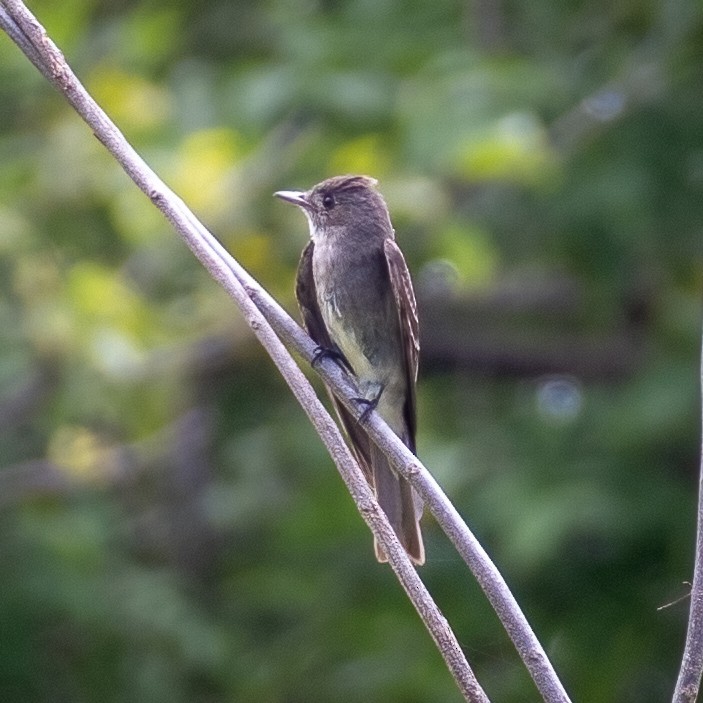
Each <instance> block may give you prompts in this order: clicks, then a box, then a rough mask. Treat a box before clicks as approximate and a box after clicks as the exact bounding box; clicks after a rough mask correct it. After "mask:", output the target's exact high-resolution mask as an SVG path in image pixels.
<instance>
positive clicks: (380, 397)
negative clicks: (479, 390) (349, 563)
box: [276, 176, 425, 564]
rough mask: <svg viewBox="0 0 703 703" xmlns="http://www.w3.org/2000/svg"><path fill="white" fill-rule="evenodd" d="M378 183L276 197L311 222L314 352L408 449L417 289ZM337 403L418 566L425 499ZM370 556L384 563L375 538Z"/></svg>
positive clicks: (303, 270)
mask: <svg viewBox="0 0 703 703" xmlns="http://www.w3.org/2000/svg"><path fill="white" fill-rule="evenodd" d="M375 185H376V181H375V180H374V179H372V178H369V177H367V176H337V177H335V178H330V179H328V180H326V181H323V182H322V183H319V184H318V185H316V186H314V187H313V188H311V189H310V190H308V191H306V192H298V191H280V192H278V193H276V195H277V196H278V197H280V198H282V199H283V200H287V201H289V202H291V203H294V204H295V205H297V206H298V207H300V208H301V210H302V211H303V212H304V213H305V216H306V217H307V219H308V223H309V225H310V239H311V241H310V242H309V243H308V245H307V246H306V247H305V249H304V251H303V253H302V256H301V258H300V264H299V266H298V275H297V281H296V297H297V299H298V304H299V306H300V310H301V313H302V316H303V321H304V323H305V327H306V329H307V331H308V334H309V335H310V336H311V337H312V338H313V339H314V340H315V342H317V344H318V345H319V346H320V347H321V349H323V350H326V351H330V352H332V353H334V354H336V355H338V356H339V358H340V359H341V361H342V363H343V364H344V365H345V366H346V367H347V369H348V370H349V371H350V372H351V373H353V374H354V376H355V377H356V380H357V384H358V386H359V389H360V391H361V393H362V394H363V396H364V398H365V399H366V400H367V401H369V402H370V403H372V404H375V407H376V410H377V411H378V412H379V414H380V415H381V417H383V419H384V420H385V421H386V422H387V423H388V425H389V426H390V427H391V429H392V430H393V431H394V432H395V433H396V434H397V435H398V436H399V437H400V438H401V439H402V441H403V442H404V443H405V445H406V446H407V447H408V448H409V449H410V450H411V451H412V452H413V453H415V431H416V411H415V383H416V379H417V366H418V354H419V337H418V319H417V309H416V305H415V295H414V293H413V288H412V282H411V280H410V274H409V272H408V268H407V266H406V264H405V259H404V258H403V254H402V253H401V251H400V249H399V248H398V245H397V244H396V243H395V234H394V232H393V227H392V225H391V221H390V216H389V214H388V208H387V207H386V203H385V201H384V200H383V198H382V197H381V195H380V193H379V192H378V191H377V190H376V189H375ZM333 400H334V398H333ZM335 407H336V409H337V412H338V414H339V417H340V419H341V421H342V424H343V425H344V428H345V430H346V433H347V435H348V437H349V440H350V444H351V446H352V449H353V451H354V454H355V456H356V458H357V460H358V462H359V464H360V466H361V468H362V470H363V471H364V474H365V476H366V479H367V480H368V482H369V483H370V484H371V486H372V487H373V488H374V490H375V492H376V496H377V498H378V502H379V503H380V505H381V507H382V508H383V510H384V512H385V513H386V515H387V516H388V519H389V521H390V523H391V525H392V526H393V528H394V530H395V532H396V534H397V535H398V538H399V540H400V542H401V543H402V544H403V546H404V547H405V550H406V551H407V552H408V555H409V556H410V558H411V559H412V560H413V561H414V562H415V563H416V564H422V563H424V561H425V552H424V547H423V543H422V535H421V533H420V526H419V520H420V516H421V514H422V502H421V501H420V499H419V498H418V496H417V495H416V494H415V492H414V491H413V489H412V487H411V486H410V484H408V483H407V481H405V480H404V479H402V478H399V477H398V476H397V475H396V474H395V472H394V471H393V470H392V469H391V467H390V465H389V463H388V460H387V458H386V457H385V456H384V454H383V453H382V452H381V451H380V450H379V449H378V448H377V447H376V446H375V444H374V443H373V442H371V441H370V440H369V438H368V436H367V435H366V432H365V431H364V429H363V427H362V426H361V425H360V424H359V423H358V422H357V421H356V420H355V419H354V418H353V417H352V416H351V415H350V414H349V412H348V411H347V410H346V409H345V408H344V407H343V406H342V405H341V404H340V403H338V402H337V401H335ZM376 556H377V557H378V559H379V561H386V556H385V554H383V552H382V551H381V550H380V548H379V546H378V545H376Z"/></svg>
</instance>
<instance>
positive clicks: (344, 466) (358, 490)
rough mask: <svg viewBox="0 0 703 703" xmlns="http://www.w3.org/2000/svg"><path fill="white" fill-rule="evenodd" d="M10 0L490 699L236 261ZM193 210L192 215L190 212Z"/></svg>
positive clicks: (458, 666) (469, 695) (453, 657)
mask: <svg viewBox="0 0 703 703" xmlns="http://www.w3.org/2000/svg"><path fill="white" fill-rule="evenodd" d="M5 6H6V8H7V9H8V11H9V12H10V13H11V15H12V18H13V19H14V20H15V23H16V25H17V26H18V27H19V28H21V32H22V34H23V35H24V38H25V39H28V40H29V42H30V43H31V45H32V46H34V48H35V50H36V52H37V54H39V56H40V57H41V59H42V60H43V62H44V65H45V66H46V67H47V68H48V69H49V72H50V75H51V80H52V83H54V85H56V86H57V87H58V88H59V89H60V90H61V91H62V92H63V93H64V94H65V95H66V97H67V98H68V99H69V101H70V102H71V104H72V105H73V106H74V107H75V108H76V110H77V111H78V112H79V114H81V116H82V117H83V118H84V119H85V120H86V122H88V124H89V125H90V126H91V127H92V128H93V130H94V132H95V134H96V136H97V137H98V138H99V139H100V140H101V141H102V142H103V144H105V146H106V147H107V148H108V149H109V151H110V152H111V153H112V154H113V156H115V158H116V159H117V160H118V161H119V162H120V164H122V166H123V168H125V170H126V171H127V173H129V175H130V176H131V177H132V179H133V180H134V181H135V183H137V185H138V186H139V187H140V188H141V189H142V190H143V191H144V192H145V193H146V194H147V195H148V196H149V198H150V199H151V200H152V202H154V203H155V204H156V205H157V206H158V207H159V209H160V210H161V211H162V212H163V213H164V214H165V215H166V217H167V218H168V219H169V220H170V221H171V223H172V224H173V225H174V226H175V227H176V229H177V230H178V231H179V233H180V234H181V235H182V236H183V238H184V239H185V241H186V243H187V244H188V246H189V247H190V248H191V249H192V251H193V253H194V254H195V255H196V256H197V257H198V259H199V260H200V261H201V262H202V263H203V264H204V265H205V266H206V268H207V269H208V271H209V272H210V273H211V274H212V275H213V277H214V278H215V279H216V280H218V281H219V282H220V283H221V284H222V285H223V286H224V287H225V289H226V290H227V292H228V293H229V294H230V295H231V297H232V298H233V299H234V300H235V302H236V303H237V305H238V307H239V308H240V310H241V312H242V314H243V315H244V317H245V319H246V321H247V323H248V324H249V326H250V327H251V328H252V330H253V331H254V334H255V335H256V336H257V338H258V339H259V341H260V342H261V344H262V345H263V346H264V348H265V349H266V351H267V352H268V353H269V355H270V356H271V358H272V360H273V361H274V363H275V364H276V366H277V367H278V369H279V371H280V372H281V374H282V375H283V377H284V378H285V380H286V382H287V383H288V385H289V387H290V389H291V391H292V392H293V394H294V395H295V397H296V398H297V400H298V402H299V403H300V404H301V406H302V407H303V409H304V410H305V412H306V413H307V415H308V417H309V418H310V420H311V421H312V423H313V425H314V426H315V428H316V429H317V431H318V433H319V435H320V437H321V438H322V441H323V442H324V443H325V446H326V447H327V449H328V451H329V452H330V454H331V456H332V457H333V459H334V460H335V463H336V464H337V466H338V467H339V469H340V472H341V474H342V478H343V479H344V481H345V483H346V484H347V487H348V489H349V491H350V493H351V494H352V497H353V498H354V501H355V503H356V504H357V506H358V508H359V512H360V513H361V516H362V517H363V519H364V520H365V521H366V523H367V524H368V525H369V527H370V528H371V529H372V530H373V533H374V535H376V537H377V539H378V541H379V542H380V544H381V545H382V546H383V550H384V552H385V553H386V554H387V556H388V561H389V563H390V565H391V567H392V568H393V570H394V572H395V573H396V575H397V576H398V579H399V580H400V582H401V584H402V586H403V588H404V590H405V591H406V593H407V595H408V597H409V598H410V599H411V601H412V602H413V605H414V606H415V608H416V610H417V611H418V613H419V615H420V617H421V618H422V620H423V622H424V623H425V626H426V627H427V629H428V630H429V632H430V634H431V635H432V637H433V639H434V641H435V643H436V644H437V646H438V648H439V649H440V652H441V653H442V656H443V657H444V659H445V661H446V663H447V666H448V667H449V669H450V671H451V673H452V674H453V676H454V678H455V680H456V682H457V684H458V686H459V688H460V690H461V692H462V694H463V695H464V697H465V699H466V700H467V701H471V702H476V703H488V698H487V696H486V694H485V693H484V692H483V690H482V689H481V687H480V685H479V684H478V681H477V680H476V678H475V676H474V674H473V672H472V670H471V668H470V667H469V664H468V662H467V661H466V658H465V656H464V653H463V652H462V650H461V648H460V646H459V643H458V641H457V639H456V636H455V635H454V633H453V632H452V630H451V628H450V627H449V625H448V624H447V621H446V620H445V618H444V617H443V616H442V614H441V612H440V611H439V609H438V608H437V606H436V604H435V603H434V601H433V600H432V597H431V596H430V594H429V592H428V591H427V589H426V588H425V585H424V584H423V583H422V581H421V580H420V578H419V576H418V574H417V572H416V571H415V569H414V568H413V566H412V564H411V562H410V560H409V559H408V557H407V555H406V553H405V550H404V549H403V547H402V546H401V545H400V542H399V541H398V539H397V537H396V535H395V532H394V531H393V529H392V528H391V526H390V523H389V522H388V519H387V518H386V516H385V514H384V513H383V511H382V510H381V509H380V507H379V505H378V503H377V502H376V499H375V497H374V495H373V492H372V491H371V489H370V487H369V485H368V483H367V482H366V480H365V478H364V476H363V474H362V472H361V470H360V469H359V467H358V465H357V464H356V462H355V460H354V459H353V457H352V455H351V452H350V451H349V449H348V447H347V445H346V443H345V442H344V440H343V439H342V436H341V434H340V432H339V429H338V427H337V425H336V424H335V423H334V421H333V420H332V418H331V417H330V416H329V414H328V413H327V412H326V410H325V408H324V406H323V405H322V403H321V402H320V400H319V399H318V397H317V395H316V394H315V391H314V390H313V388H312V386H311V385H310V383H309V382H308V380H307V379H306V378H305V376H304V374H303V373H302V371H301V370H300V369H299V368H298V366H297V364H296V363H295V362H294V361H293V359H292V357H291V356H290V353H289V352H288V350H287V349H286V348H285V346H284V345H283V344H282V342H281V341H280V339H279V337H278V336H277V334H276V333H275V332H274V330H273V329H272V328H271V326H270V325H269V323H268V322H267V321H266V319H265V317H264V316H263V315H262V313H261V311H260V310H259V309H258V308H257V307H256V306H255V305H254V303H253V302H252V300H251V298H250V297H249V295H248V294H247V291H246V290H245V289H244V287H243V286H242V284H241V283H240V281H239V280H238V279H237V278H236V276H234V275H233V273H232V271H231V269H230V268H229V267H228V266H227V265H226V264H224V262H223V261H222V260H221V258H220V256H218V253H217V252H216V251H213V249H212V248H211V247H210V246H209V245H208V242H206V241H203V239H202V237H200V236H199V234H198V232H197V230H195V228H193V226H192V224H193V223H192V220H193V219H194V218H193V216H192V214H190V213H189V211H188V210H187V208H186V207H185V205H184V204H183V203H182V201H181V200H180V199H178V198H176V197H175V195H174V194H173V193H171V191H170V190H169V189H167V188H166V186H165V185H164V184H163V183H161V182H160V181H159V179H158V178H157V177H156V175H155V174H154V173H153V171H151V169H149V168H148V166H147V165H146V163H144V162H143V161H142V159H141V158H140V157H139V156H138V155H137V153H136V152H135V151H134V150H133V149H132V147H131V146H130V145H129V144H128V143H127V142H126V140H125V139H124V137H123V136H122V135H121V133H120V132H119V131H118V130H117V128H116V127H115V126H114V124H112V122H111V121H110V120H109V118H108V117H107V115H105V114H104V113H103V112H102V110H100V108H99V107H98V105H97V104H96V103H95V102H94V101H93V100H92V98H91V97H90V96H89V95H88V93H87V92H86V91H85V90H84V89H83V87H82V86H81V84H80V83H79V81H78V79H77V78H76V77H75V75H74V74H73V72H72V71H71V70H70V68H69V67H68V65H67V64H66V63H65V60H64V59H63V56H62V55H61V53H60V52H59V50H58V49H57V48H56V47H55V45H54V44H53V42H51V40H50V39H49V37H48V36H47V34H46V32H45V31H44V29H43V28H42V27H41V25H39V23H38V22H37V20H36V19H35V18H34V17H32V16H31V15H30V14H29V12H28V11H27V10H26V8H25V7H24V6H23V5H22V3H20V2H6V3H5ZM3 19H4V17H3V16H0V22H2V21H3ZM23 43H24V42H23ZM186 212H188V213H189V214H190V216H186V215H185V213H186ZM308 341H309V340H308ZM307 346H312V342H310V341H309V343H308V345H307ZM307 351H308V352H309V358H310V359H311V358H312V350H311V349H308V350H307Z"/></svg>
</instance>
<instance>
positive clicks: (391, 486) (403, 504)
mask: <svg viewBox="0 0 703 703" xmlns="http://www.w3.org/2000/svg"><path fill="white" fill-rule="evenodd" d="M371 464H372V466H373V482H374V487H375V489H376V498H377V499H378V503H379V505H380V506H381V508H382V509H383V512H384V513H385V514H386V515H387V516H388V520H389V522H390V523H391V526H392V527H393V529H394V530H395V533H396V535H398V539H399V540H400V543H401V544H402V545H403V547H404V548H405V551H406V552H407V553H408V556H409V557H410V559H411V560H412V561H413V563H415V564H418V565H420V564H424V563H425V547H424V545H423V543H422V533H421V532H420V517H421V516H422V501H421V500H420V499H419V497H418V496H417V494H416V493H415V491H414V490H413V487H412V486H411V485H410V484H409V483H408V482H407V481H406V480H405V479H404V478H400V477H399V476H398V475H397V474H396V473H395V472H394V471H393V469H391V467H390V464H389V462H388V459H387V458H386V456H385V454H383V452H381V450H380V449H378V447H376V446H375V445H373V446H372V447H371ZM374 547H375V549H376V558H377V559H378V560H379V561H380V562H386V561H388V558H387V557H386V554H385V552H384V551H383V549H381V547H380V545H379V544H378V543H377V542H375V543H374Z"/></svg>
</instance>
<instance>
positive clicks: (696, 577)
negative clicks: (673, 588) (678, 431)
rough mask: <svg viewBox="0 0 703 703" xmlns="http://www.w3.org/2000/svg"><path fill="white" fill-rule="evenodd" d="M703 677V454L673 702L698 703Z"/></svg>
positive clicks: (702, 357)
mask: <svg viewBox="0 0 703 703" xmlns="http://www.w3.org/2000/svg"><path fill="white" fill-rule="evenodd" d="M701 383H702V385H703V351H702V352H701ZM701 675H703V452H702V454H701V468H700V477H699V481H698V526H697V531H696V555H695V559H694V564H693V585H692V587H691V608H690V611H689V617H688V631H687V633H686V646H685V647H684V651H683V658H682V660H681V669H680V671H679V677H678V680H677V681H676V688H675V689H674V697H673V699H672V701H673V703H694V701H695V700H696V698H697V697H698V690H699V688H700V685H701Z"/></svg>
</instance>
